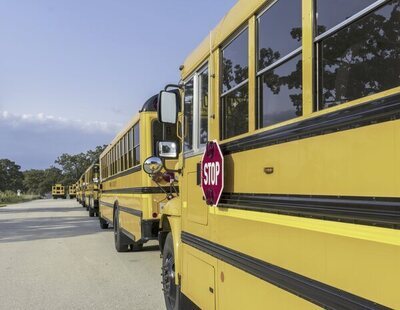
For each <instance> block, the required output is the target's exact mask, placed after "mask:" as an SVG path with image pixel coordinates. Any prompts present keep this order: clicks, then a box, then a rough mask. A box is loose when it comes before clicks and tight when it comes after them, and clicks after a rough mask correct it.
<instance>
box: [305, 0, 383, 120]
mask: <svg viewBox="0 0 400 310" xmlns="http://www.w3.org/2000/svg"><path fill="white" fill-rule="evenodd" d="M388 2H389V0H376V1H375V2H374V3H372V4H370V5H369V6H367V7H366V8H364V9H362V10H361V11H359V12H357V13H356V14H353V15H351V16H350V17H348V18H347V19H345V20H344V21H342V22H340V23H338V24H337V25H335V26H333V27H331V28H329V29H328V30H326V31H325V32H323V33H321V34H320V35H317V36H315V33H316V32H317V27H318V20H317V14H318V12H317V0H313V7H314V10H313V11H314V12H313V14H314V17H313V18H314V24H313V26H314V40H313V46H312V48H313V51H314V52H313V53H314V70H313V75H314V85H315V86H314V87H315V89H314V109H313V112H318V111H325V110H329V109H331V108H334V107H337V106H342V105H344V104H348V103H351V102H354V101H356V100H360V99H362V98H365V96H364V97H360V98H357V99H353V100H349V101H346V102H343V103H341V104H338V105H335V106H332V107H325V108H321V98H320V95H321V93H320V86H321V81H320V79H321V76H320V44H321V42H322V41H323V40H324V39H326V38H328V37H329V36H332V35H334V34H336V33H337V32H339V31H340V30H342V29H343V28H346V27H347V26H350V25H351V24H353V23H354V22H356V21H358V20H359V19H361V18H363V17H365V16H366V15H368V14H369V13H371V12H373V11H375V10H378V9H379V7H381V6H383V5H385V4H386V3H388ZM379 93H381V92H378V93H376V94H379ZM376 94H374V95H376ZM366 97H368V96H366Z"/></svg>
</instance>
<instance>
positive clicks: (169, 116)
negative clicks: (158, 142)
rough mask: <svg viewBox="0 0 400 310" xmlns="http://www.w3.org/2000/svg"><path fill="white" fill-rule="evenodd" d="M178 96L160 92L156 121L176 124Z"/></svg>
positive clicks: (174, 93) (170, 92)
mask: <svg viewBox="0 0 400 310" xmlns="http://www.w3.org/2000/svg"><path fill="white" fill-rule="evenodd" d="M178 107H179V95H178V94H177V93H176V92H173V91H165V90H163V91H161V92H160V94H159V95H158V111H157V112H158V120H159V121H160V123H166V124H176V123H177V121H178Z"/></svg>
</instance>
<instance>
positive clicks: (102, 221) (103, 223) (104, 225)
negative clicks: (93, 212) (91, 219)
mask: <svg viewBox="0 0 400 310" xmlns="http://www.w3.org/2000/svg"><path fill="white" fill-rule="evenodd" d="M99 221H100V228H101V229H107V228H108V222H107V221H106V220H105V219H103V218H101V217H99Z"/></svg>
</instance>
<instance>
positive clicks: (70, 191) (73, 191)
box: [68, 184, 76, 199]
mask: <svg viewBox="0 0 400 310" xmlns="http://www.w3.org/2000/svg"><path fill="white" fill-rule="evenodd" d="M68 196H69V199H73V198H75V197H76V184H72V185H70V186H69V187H68Z"/></svg>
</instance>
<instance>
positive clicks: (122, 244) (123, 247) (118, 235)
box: [114, 211, 129, 252]
mask: <svg viewBox="0 0 400 310" xmlns="http://www.w3.org/2000/svg"><path fill="white" fill-rule="evenodd" d="M126 239H127V238H126V237H125V235H123V234H122V232H121V230H120V229H119V221H118V211H116V212H115V214H114V243H115V249H116V250H117V252H127V251H128V250H129V243H128V242H126Z"/></svg>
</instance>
